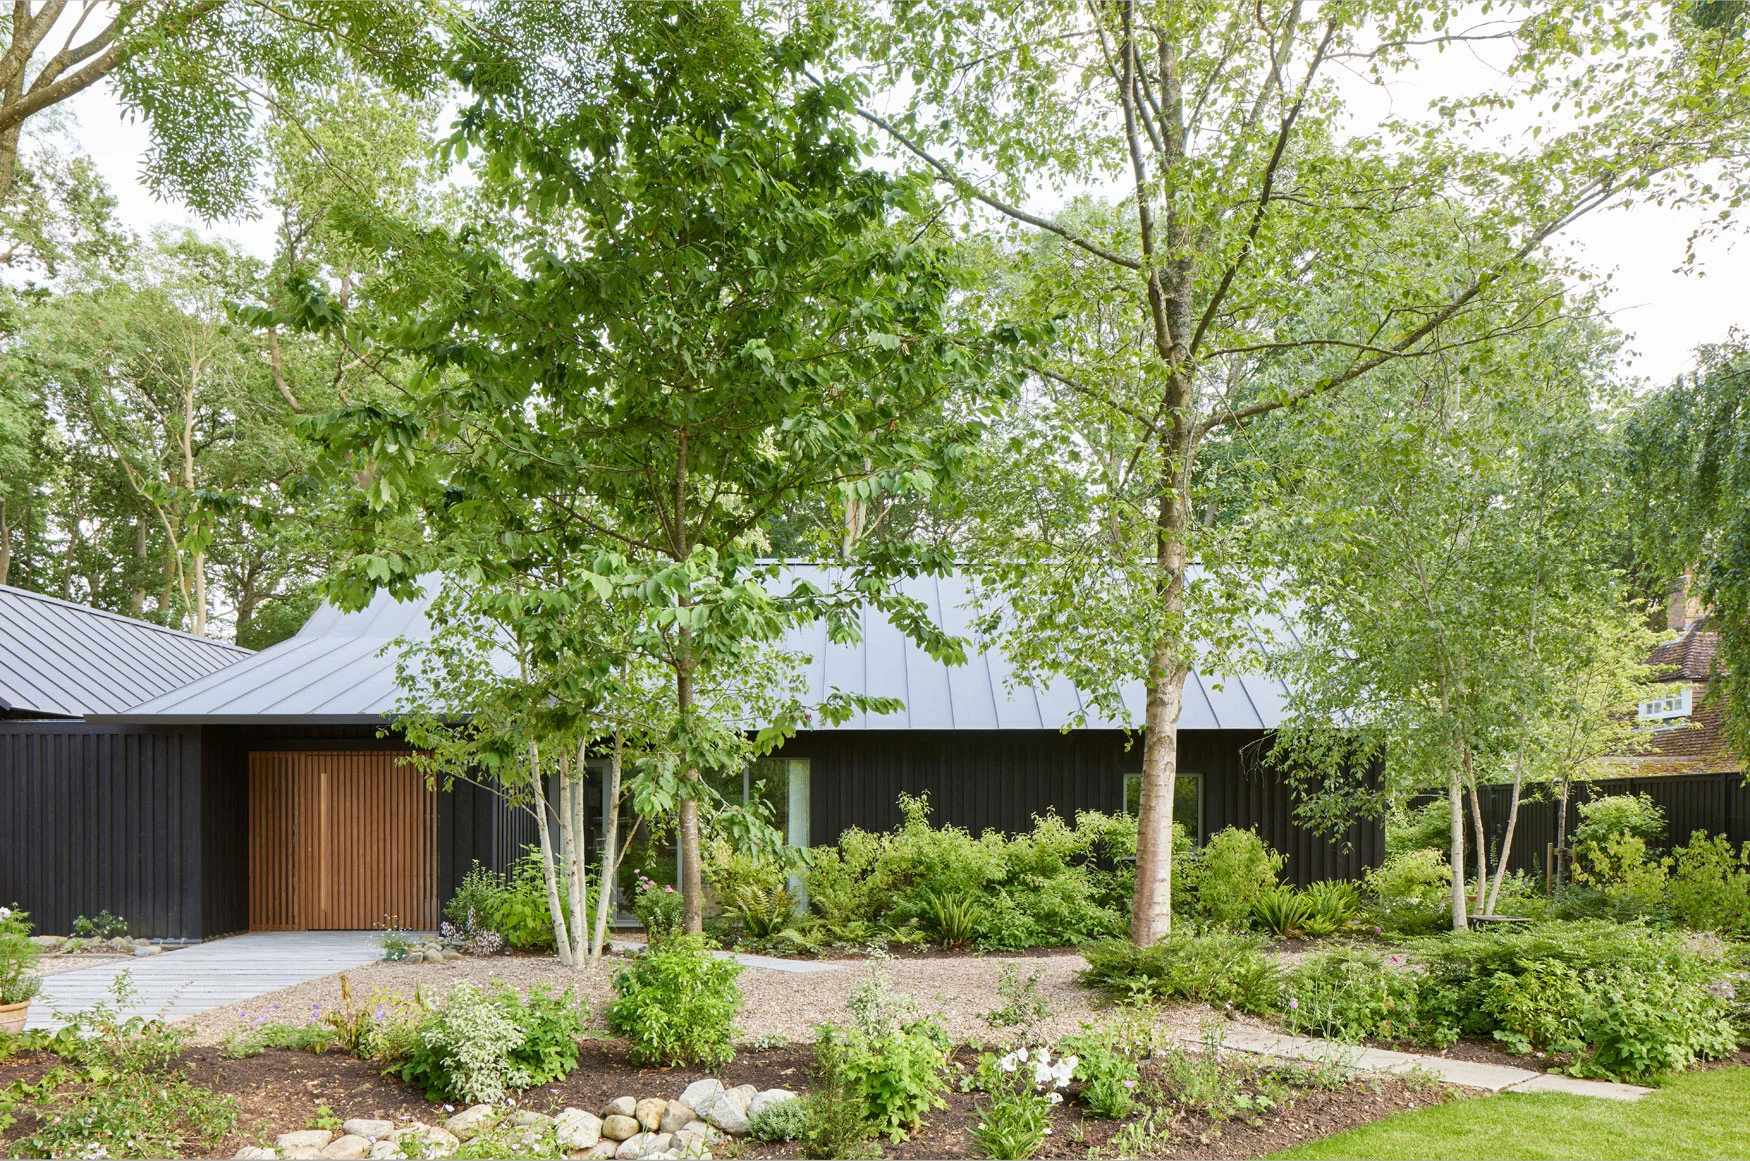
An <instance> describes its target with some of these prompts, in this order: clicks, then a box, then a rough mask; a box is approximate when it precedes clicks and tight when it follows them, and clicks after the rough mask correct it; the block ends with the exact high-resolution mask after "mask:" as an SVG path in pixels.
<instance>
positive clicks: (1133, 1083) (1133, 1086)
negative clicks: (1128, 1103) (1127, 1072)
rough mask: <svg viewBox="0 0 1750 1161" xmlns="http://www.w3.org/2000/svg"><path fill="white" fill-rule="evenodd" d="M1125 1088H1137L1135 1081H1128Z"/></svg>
mask: <svg viewBox="0 0 1750 1161" xmlns="http://www.w3.org/2000/svg"><path fill="white" fill-rule="evenodd" d="M1124 1087H1125V1088H1135V1087H1136V1082H1135V1081H1134V1080H1127V1081H1125V1082H1124Z"/></svg>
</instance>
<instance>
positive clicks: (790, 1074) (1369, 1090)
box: [0, 1040, 1445, 1158]
mask: <svg viewBox="0 0 1750 1161" xmlns="http://www.w3.org/2000/svg"><path fill="white" fill-rule="evenodd" d="M973 1059H974V1054H973V1053H972V1051H971V1050H969V1049H961V1050H960V1051H959V1052H958V1053H957V1054H956V1061H955V1062H956V1064H958V1065H961V1066H963V1067H967V1068H969V1067H970V1066H971V1064H972V1062H973ZM56 1060H57V1058H55V1057H53V1056H50V1055H48V1054H46V1053H26V1054H23V1055H21V1056H19V1057H17V1058H15V1059H12V1060H8V1061H0V1086H3V1085H6V1084H9V1083H10V1082H12V1081H15V1080H23V1081H30V1080H34V1079H37V1078H39V1077H41V1076H42V1074H43V1073H45V1072H46V1071H47V1070H48V1069H49V1068H50V1067H52V1066H53V1064H54V1063H56ZM183 1063H184V1065H185V1067H186V1068H187V1070H188V1072H189V1076H190V1079H192V1080H193V1081H194V1082H195V1083H197V1084H200V1085H203V1086H206V1087H208V1088H211V1089H214V1090H215V1091H218V1092H222V1093H229V1094H231V1095H232V1096H234V1097H236V1098H237V1101H238V1105H239V1117H238V1122H237V1131H236V1132H235V1133H233V1134H232V1135H231V1136H230V1137H229V1138H227V1139H226V1140H224V1141H222V1142H220V1143H219V1145H218V1147H217V1148H216V1149H215V1150H214V1151H213V1153H212V1156H214V1157H230V1156H231V1155H232V1154H233V1153H235V1152H236V1151H237V1149H239V1148H241V1147H242V1146H244V1145H250V1144H256V1143H258V1142H261V1141H264V1140H267V1141H271V1139H272V1136H273V1134H275V1133H279V1132H285V1131H287V1130H290V1129H296V1128H302V1127H304V1126H306V1125H307V1124H309V1123H310V1122H311V1121H312V1120H313V1119H315V1118H316V1117H317V1116H318V1115H320V1114H319V1112H318V1110H319V1109H321V1108H323V1107H326V1108H327V1109H328V1110H331V1111H332V1113H333V1114H334V1115H337V1116H341V1117H379V1118H382V1119H385V1120H389V1121H393V1122H395V1123H397V1124H402V1123H410V1122H412V1121H415V1120H419V1121H424V1122H426V1123H428V1124H433V1123H439V1122H441V1121H442V1120H443V1119H444V1118H445V1117H446V1116H448V1115H449V1113H448V1112H446V1111H445V1109H444V1107H443V1106H442V1105H436V1104H432V1103H429V1102H427V1101H426V1100H425V1099H424V1097H423V1094H422V1093H420V1092H419V1091H418V1090H416V1089H415V1088H414V1087H413V1086H412V1085H409V1084H406V1083H404V1082H402V1081H399V1080H395V1079H391V1078H388V1077H385V1076H383V1075H382V1074H381V1072H380V1071H379V1070H378V1069H376V1068H374V1067H372V1066H371V1065H369V1064H366V1063H363V1062H360V1061H356V1060H353V1059H351V1058H349V1057H347V1056H344V1055H339V1054H335V1053H329V1054H326V1055H322V1056H315V1055H311V1054H309V1053H304V1052H288V1051H280V1050H270V1051H267V1052H264V1053H262V1054H260V1055H258V1056H252V1057H247V1058H245V1059H242V1060H232V1059H229V1058H227V1057H225V1056H224V1055H223V1054H222V1053H221V1051H220V1050H219V1049H217V1048H214V1047H201V1048H193V1049H189V1050H188V1051H187V1052H185V1053H184V1056H183ZM813 1063H814V1054H813V1051H812V1049H811V1048H810V1047H808V1046H790V1047H785V1048H776V1049H769V1050H763V1051H751V1050H742V1051H740V1052H738V1053H737V1054H736V1058H735V1061H734V1062H733V1063H731V1064H729V1065H727V1066H726V1067H724V1068H723V1069H722V1070H721V1071H720V1072H719V1073H718V1075H720V1076H721V1077H722V1078H723V1079H724V1080H725V1081H726V1082H728V1083H733V1084H753V1085H756V1086H758V1087H760V1088H762V1089H763V1088H775V1087H782V1088H790V1089H794V1090H797V1091H806V1089H807V1087H808V1084H807V1079H808V1070H809V1068H810V1067H811V1066H812V1065H813ZM1230 1067H1234V1068H1245V1067H1248V1066H1247V1065H1244V1064H1238V1063H1236V1064H1232V1065H1231V1066H1230ZM1153 1069H1154V1065H1153V1063H1152V1062H1150V1063H1145V1065H1144V1069H1143V1078H1144V1082H1145V1083H1144V1087H1145V1088H1146V1087H1147V1085H1148V1082H1149V1081H1151V1080H1152V1079H1154V1076H1153V1071H1152V1070H1153ZM701 1075H704V1074H703V1073H702V1072H701V1070H699V1069H662V1068H646V1067H641V1066H639V1065H636V1064H633V1063H632V1062H631V1061H630V1060H629V1059H627V1057H626V1052H625V1048H624V1046H623V1045H622V1044H620V1043H618V1042H615V1041H608V1040H598V1041H590V1042H588V1043H586V1044H585V1045H584V1046H583V1049H582V1053H581V1057H580V1060H579V1064H578V1068H577V1070H576V1071H575V1072H573V1073H572V1074H571V1075H570V1076H569V1077H567V1078H566V1079H565V1080H564V1081H562V1082H560V1083H558V1084H556V1085H553V1086H550V1087H547V1088H543V1089H537V1090H532V1091H530V1092H527V1093H524V1094H523V1095H522V1096H521V1098H520V1099H519V1104H520V1106H521V1107H523V1108H528V1109H534V1110H537V1111H540V1112H549V1113H556V1112H558V1111H559V1110H560V1109H563V1108H566V1107H568V1106H575V1107H577V1108H583V1109H590V1110H600V1109H601V1108H602V1107H603V1106H604V1105H606V1104H607V1103H608V1101H610V1100H612V1099H613V1098H615V1097H617V1096H625V1095H632V1096H639V1097H643V1096H663V1097H672V1096H676V1095H678V1094H679V1093H680V1091H681V1089H683V1088H684V1087H685V1086H686V1085H687V1084H688V1083H690V1082H691V1081H693V1080H696V1079H698V1078H699V1077H700V1076H701ZM973 1099H974V1098H973V1097H972V1096H971V1095H969V1094H966V1093H960V1092H951V1093H949V1094H948V1095H947V1101H948V1107H947V1108H945V1109H941V1110H937V1111H935V1112H933V1113H931V1114H930V1116H929V1117H928V1118H926V1120H925V1122H924V1123H923V1125H921V1126H920V1127H919V1128H918V1130H917V1131H915V1132H914V1133H913V1134H912V1135H911V1137H910V1138H909V1139H907V1140H905V1141H901V1142H897V1143H892V1142H886V1141H883V1142H882V1147H883V1150H884V1151H885V1153H886V1155H887V1156H889V1157H893V1158H928V1157H972V1156H977V1155H978V1154H977V1151H976V1149H975V1148H974V1147H973V1143H972V1139H971V1136H970V1134H969V1132H968V1129H969V1126H970V1125H971V1123H972V1118H973V1115H974V1113H973ZM1443 1099H1445V1094H1444V1093H1443V1092H1442V1091H1440V1090H1429V1089H1426V1088H1417V1087H1415V1086H1413V1085H1412V1084H1409V1083H1406V1082H1405V1081H1404V1080H1401V1079H1399V1078H1396V1077H1373V1076H1367V1077H1362V1078H1359V1079H1356V1080H1353V1081H1351V1082H1350V1083H1348V1084H1347V1085H1345V1086H1343V1087H1341V1088H1337V1089H1334V1090H1333V1089H1327V1088H1324V1087H1319V1086H1316V1085H1310V1084H1308V1085H1305V1086H1303V1087H1298V1088H1296V1090H1295V1095H1294V1097H1293V1099H1292V1101H1290V1102H1289V1103H1288V1105H1287V1107H1286V1108H1282V1109H1278V1110H1274V1111H1272V1112H1270V1113H1268V1114H1266V1115H1264V1116H1262V1117H1260V1118H1258V1119H1257V1123H1255V1124H1248V1123H1245V1122H1243V1121H1239V1120H1224V1121H1218V1120H1213V1119H1211V1118H1210V1117H1208V1116H1206V1115H1203V1114H1197V1113H1186V1112H1183V1111H1181V1112H1180V1113H1178V1115H1177V1117H1176V1119H1175V1120H1173V1121H1171V1122H1170V1123H1169V1124H1168V1125H1165V1126H1161V1127H1165V1128H1167V1130H1168V1131H1167V1136H1166V1137H1165V1139H1164V1142H1163V1144H1164V1148H1161V1149H1160V1150H1158V1151H1157V1152H1155V1153H1154V1154H1153V1155H1155V1156H1160V1157H1173V1158H1178V1157H1212V1158H1239V1157H1257V1156H1262V1155H1264V1154H1267V1153H1271V1152H1275V1151H1278V1150H1281V1149H1286V1148H1290V1147H1292V1146H1294V1145H1296V1144H1299V1143H1301V1142H1305V1141H1310V1140H1314V1139H1317V1138H1319V1137H1324V1136H1327V1135H1329V1134H1331V1133H1336V1132H1340V1131H1342V1130H1344V1129H1348V1128H1352V1127H1354V1126H1356V1125H1360V1124H1365V1123H1367V1122H1370V1121H1375V1120H1378V1119H1380V1118H1381V1117H1386V1116H1390V1115H1392V1114H1394V1113H1397V1112H1401V1111H1404V1110H1407V1109H1412V1108H1418V1107H1426V1106H1427V1105H1430V1104H1435V1103H1438V1102H1439V1101H1441V1100H1443ZM19 1112H20V1114H21V1115H20V1116H19V1122H18V1123H17V1124H16V1125H14V1126H12V1128H11V1129H9V1130H7V1131H6V1132H5V1133H3V1134H0V1139H12V1140H16V1139H18V1138H20V1137H23V1136H25V1135H27V1134H29V1133H30V1132H32V1131H33V1129H34V1127H35V1126H34V1118H32V1117H31V1116H30V1115H29V1114H28V1112H27V1111H26V1110H24V1109H20V1110H19ZM1125 1124H1126V1122H1114V1121H1104V1120H1097V1119H1093V1118H1084V1117H1083V1115H1082V1111H1081V1108H1080V1106H1079V1105H1075V1104H1073V1103H1071V1102H1065V1104H1063V1105H1061V1106H1059V1107H1058V1109H1057V1110H1056V1117H1055V1121H1054V1124H1053V1132H1052V1134H1051V1136H1050V1137H1049V1138H1048V1139H1047V1141H1046V1145H1045V1149H1044V1150H1043V1151H1042V1152H1041V1154H1040V1155H1041V1156H1042V1157H1050V1158H1070V1157H1076V1158H1084V1157H1087V1156H1088V1155H1089V1150H1090V1148H1094V1149H1101V1150H1104V1149H1105V1147H1106V1146H1107V1145H1108V1143H1109V1142H1110V1141H1111V1140H1112V1138H1113V1137H1114V1136H1115V1135H1116V1134H1118V1133H1119V1132H1121V1131H1122V1130H1123V1129H1124V1127H1125ZM1157 1141H1161V1139H1160V1138H1157ZM4 1152H6V1150H5V1149H4V1148H3V1147H0V1153H4ZM737 1155H738V1156H740V1157H744V1158H753V1157H774V1158H778V1157H783V1158H789V1157H799V1156H801V1154H800V1152H799V1151H797V1149H796V1148H795V1147H794V1146H786V1145H782V1144H766V1143H763V1142H758V1141H752V1140H744V1141H742V1142H741V1143H740V1146H739V1152H738V1154H737Z"/></svg>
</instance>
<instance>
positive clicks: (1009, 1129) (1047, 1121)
mask: <svg viewBox="0 0 1750 1161" xmlns="http://www.w3.org/2000/svg"><path fill="white" fill-rule="evenodd" d="M1076 1064H1077V1061H1076V1058H1075V1057H1073V1056H1066V1057H1064V1058H1063V1059H1062V1060H1060V1061H1057V1062H1056V1063H1053V1062H1052V1059H1051V1053H1050V1052H1049V1051H1047V1050H1046V1049H1044V1048H1039V1049H1035V1050H1033V1051H1032V1052H1031V1053H1029V1052H1028V1050H1027V1049H1025V1048H1017V1049H1016V1050H1015V1051H1013V1052H1010V1053H1008V1054H1007V1055H1006V1056H1002V1057H1000V1058H999V1057H997V1056H993V1055H991V1054H990V1053H986V1054H985V1055H984V1056H983V1057H981V1058H980V1059H979V1062H978V1074H977V1082H978V1087H979V1088H981V1089H983V1090H984V1091H985V1092H986V1093H988V1094H989V1095H990V1100H989V1102H988V1103H984V1104H978V1103H975V1104H974V1106H973V1107H974V1110H975V1112H976V1115H977V1118H978V1120H977V1123H976V1124H974V1125H973V1126H972V1130H971V1132H972V1139H973V1140H974V1141H976V1142H978V1147H979V1148H980V1149H981V1150H983V1152H984V1155H985V1156H986V1157H992V1158H1008V1159H1010V1161H1026V1159H1027V1158H1030V1157H1032V1156H1034V1155H1035V1154H1036V1153H1038V1152H1039V1146H1040V1145H1042V1144H1044V1143H1045V1134H1046V1132H1047V1131H1048V1130H1049V1127H1050V1125H1051V1107H1052V1106H1053V1105H1056V1104H1061V1103H1062V1101H1063V1094H1062V1093H1060V1092H1058V1091H1057V1090H1058V1089H1060V1088H1062V1087H1063V1086H1064V1085H1065V1084H1067V1083H1069V1079H1070V1077H1071V1076H1073V1075H1074V1073H1075V1068H1076Z"/></svg>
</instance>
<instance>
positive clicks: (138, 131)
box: [67, 50, 1750, 383]
mask: <svg viewBox="0 0 1750 1161" xmlns="http://www.w3.org/2000/svg"><path fill="white" fill-rule="evenodd" d="M1492 73H1493V69H1492V68H1491V66H1490V63H1489V62H1488V61H1486V60H1484V59H1481V58H1480V57H1479V56H1477V55H1476V54H1474V53H1471V52H1469V51H1468V50H1466V51H1460V52H1452V53H1447V54H1443V56H1442V57H1441V58H1440V59H1438V60H1436V61H1433V62H1432V63H1431V65H1430V66H1429V67H1428V68H1427V69H1426V70H1425V73H1424V74H1423V75H1421V76H1419V77H1418V78H1417V79H1416V80H1415V81H1413V82H1411V83H1408V84H1404V85H1401V86H1399V87H1398V88H1397V89H1396V90H1394V92H1393V93H1392V94H1391V97H1390V100H1391V102H1392V103H1393V104H1394V105H1395V106H1396V107H1397V108H1398V109H1399V110H1400V111H1407V110H1415V111H1419V110H1420V109H1421V108H1422V107H1423V106H1424V105H1425V104H1426V102H1427V100H1428V99H1429V97H1430V96H1432V95H1433V94H1434V93H1435V92H1437V91H1439V90H1441V89H1451V88H1454V87H1457V88H1468V87H1471V86H1472V85H1484V84H1489V83H1490V82H1491V81H1492V80H1493V79H1494V78H1493V76H1492V75H1491V74H1492ZM1354 96H1355V97H1356V98H1357V99H1356V101H1355V103H1354V108H1356V109H1357V110H1358V113H1359V116H1360V117H1362V118H1365V117H1367V116H1368V113H1367V111H1366V110H1367V109H1368V107H1369V102H1372V103H1373V107H1374V108H1375V109H1379V110H1383V109H1384V108H1385V104H1386V98H1385V97H1384V96H1383V95H1380V94H1379V93H1378V92H1377V91H1376V90H1375V91H1368V92H1362V91H1357V92H1356V93H1355V94H1354ZM70 104H71V109H70V110H69V112H70V113H71V114H72V117H71V122H72V123H71V124H69V125H68V126H67V128H68V130H69V133H70V135H71V136H72V137H74V138H75V139H76V140H77V141H78V142H79V143H80V145H81V146H82V147H83V148H84V149H85V151H86V152H88V153H89V154H90V155H91V156H92V158H93V159H94V160H95V161H96V163H97V165H98V166H99V168H100V169H101V170H102V172H103V175H104V177H105V178H106V179H107V180H108V182H109V184H110V186H111V188H112V189H113V191H114V192H115V195H116V197H117V198H118V199H119V201H120V208H119V214H120V217H121V219H122V220H123V221H124V222H125V223H126V224H128V225H129V226H131V227H133V228H135V229H137V230H141V231H144V230H147V229H150V228H151V227H153V226H155V225H158V224H159V223H163V222H174V223H181V224H186V225H189V226H193V227H195V228H197V229H199V230H201V231H203V232H204V233H208V234H212V235H218V236H222V237H226V238H231V239H234V240H235V241H236V242H238V243H239V244H240V245H242V246H243V247H244V248H245V249H247V250H249V251H250V252H252V253H255V254H257V255H260V256H262V257H267V256H270V255H271V253H272V250H273V227H272V223H271V222H268V221H264V220H256V221H227V222H218V223H213V224H205V223H202V222H200V221H198V220H197V219H196V218H194V217H193V216H192V215H190V214H189V213H188V212H187V211H186V210H184V209H183V208H182V207H180V206H178V205H173V204H168V203H165V202H161V201H159V200H157V199H156V198H154V197H153V195H152V194H151V192H150V191H149V190H148V189H147V188H146V187H145V186H144V185H143V184H142V183H141V182H140V180H139V174H140V169H141V162H142V157H143V151H144V148H145V144H146V134H145V131H144V128H143V127H142V126H141V125H138V124H134V123H130V122H128V121H127V120H126V119H124V117H123V115H122V112H121V109H120V107H119V106H118V105H117V104H116V103H115V101H114V100H113V99H112V98H111V97H110V96H109V94H108V92H107V91H105V90H103V89H102V88H101V87H98V88H93V89H90V90H87V91H86V92H84V93H82V94H80V95H79V96H78V97H77V98H75V99H74V100H73V101H72V102H70ZM1373 115H1374V116H1377V115H1378V113H1377V112H1376V113H1374V114H1373ZM1697 220H1698V219H1697V218H1696V216H1695V211H1687V212H1680V211H1671V210H1666V209H1661V208H1659V207H1656V206H1637V207H1635V208H1633V209H1630V210H1612V211H1608V212H1605V213H1602V214H1598V215H1595V216H1593V217H1592V218H1590V219H1589V220H1584V221H1582V222H1581V223H1579V224H1578V225H1577V226H1576V227H1574V228H1573V230H1572V231H1571V232H1570V234H1569V235H1568V236H1567V238H1566V239H1565V240H1564V241H1562V242H1560V243H1559V244H1560V245H1561V246H1563V247H1564V248H1565V252H1566V253H1568V254H1570V255H1572V256H1573V257H1574V258H1576V259H1577V260H1579V261H1581V262H1583V263H1584V264H1585V265H1586V266H1588V267H1590V268H1591V269H1592V270H1593V271H1594V272H1596V273H1597V274H1599V275H1607V276H1609V278H1610V283H1609V289H1608V291H1607V292H1606V293H1605V294H1604V295H1603V298H1602V301H1603V305H1604V308H1605V309H1606V310H1607V311H1608V312H1609V314H1610V316H1611V318H1612V319H1613V320H1614V322H1615V324H1616V326H1617V328H1618V329H1619V330H1621V331H1622V332H1623V333H1624V334H1626V335H1627V336H1628V338H1629V352H1628V353H1627V354H1626V355H1625V357H1624V359H1623V363H1622V371H1623V373H1624V374H1625V375H1626V376H1630V377H1633V378H1639V379H1644V380H1648V381H1650V382H1652V383H1664V382H1667V381H1669V380H1670V379H1671V378H1672V377H1673V376H1674V375H1676V374H1678V373H1679V372H1682V371H1686V370H1688V369H1689V368H1690V366H1691V362H1692V359H1691V352H1692V351H1693V350H1694V348H1695V347H1696V346H1697V345H1698V344H1702V343H1709V342H1715V341H1718V340H1720V339H1723V338H1725V337H1726V334H1727V332H1728V330H1729V329H1730V328H1731V327H1733V326H1734V325H1736V326H1750V261H1746V257H1747V255H1746V247H1745V245H1744V238H1745V233H1746V224H1745V223H1744V222H1742V221H1740V222H1735V223H1733V224H1732V226H1731V227H1730V228H1729V229H1728V230H1727V231H1726V232H1725V233H1724V234H1722V235H1719V236H1717V237H1714V238H1710V239H1708V240H1707V241H1706V242H1705V244H1703V245H1701V246H1700V247H1698V254H1699V258H1700V261H1699V262H1698V263H1697V264H1696V265H1695V266H1694V267H1691V268H1688V269H1680V267H1681V266H1682V263H1683V258H1684V252H1685V247H1686V244H1687V240H1688V237H1689V234H1690V232H1691V230H1692V229H1693V228H1694V227H1695V225H1696V224H1697Z"/></svg>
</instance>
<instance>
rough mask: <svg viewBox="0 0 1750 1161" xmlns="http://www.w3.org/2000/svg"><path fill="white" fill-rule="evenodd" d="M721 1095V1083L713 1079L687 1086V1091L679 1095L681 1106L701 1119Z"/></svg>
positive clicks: (698, 1081) (697, 1081)
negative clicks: (684, 1106) (690, 1110)
mask: <svg viewBox="0 0 1750 1161" xmlns="http://www.w3.org/2000/svg"><path fill="white" fill-rule="evenodd" d="M722 1095H723V1082H722V1081H720V1080H717V1079H716V1078H714V1077H706V1078H705V1079H704V1080H695V1081H694V1082H693V1083H692V1084H689V1085H688V1086H687V1091H686V1092H683V1093H682V1094H681V1104H683V1105H686V1106H687V1107H688V1108H689V1109H692V1110H693V1112H695V1113H697V1114H698V1115H699V1116H701V1117H703V1116H704V1115H705V1114H706V1113H708V1112H710V1111H711V1106H712V1105H714V1104H716V1103H717V1100H718V1098H719V1097H721V1096H722Z"/></svg>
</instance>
